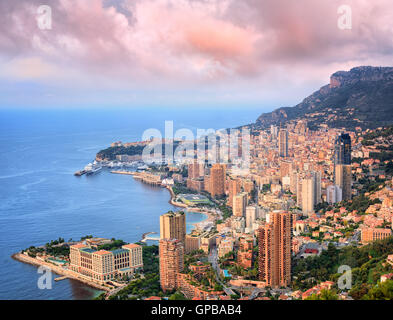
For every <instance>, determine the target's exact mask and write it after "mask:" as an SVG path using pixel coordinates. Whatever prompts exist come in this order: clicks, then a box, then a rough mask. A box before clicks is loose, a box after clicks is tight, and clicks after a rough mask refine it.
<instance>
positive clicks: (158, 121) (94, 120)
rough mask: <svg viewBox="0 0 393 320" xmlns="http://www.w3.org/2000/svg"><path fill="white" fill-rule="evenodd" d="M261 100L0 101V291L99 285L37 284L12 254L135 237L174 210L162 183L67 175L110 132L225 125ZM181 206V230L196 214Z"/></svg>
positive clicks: (49, 294) (62, 291) (64, 295)
mask: <svg viewBox="0 0 393 320" xmlns="http://www.w3.org/2000/svg"><path fill="white" fill-rule="evenodd" d="M262 111H265V110H261V109H260V108H256V107H252V108H223V107H219V108H207V107H204V108H186V107H185V108H159V107H157V108H154V107H149V108H136V107H134V108H100V109H95V108H81V109H77V108H70V109H65V108H63V109H57V108H52V109H49V108H46V109H29V108H19V109H16V110H12V109H0V147H1V152H0V283H1V285H0V299H2V300H3V299H5V300H8V299H28V300H30V299H48V300H52V299H53V300H72V299H79V300H86V299H92V298H94V297H95V296H97V295H99V294H100V291H99V290H96V289H94V288H92V287H90V286H87V285H85V284H82V283H80V282H78V281H75V280H70V279H66V280H62V281H58V282H55V281H53V279H54V278H55V277H56V275H53V278H52V282H51V289H39V287H38V280H39V277H40V276H41V275H42V274H40V273H38V268H37V267H35V266H32V265H28V264H24V263H21V262H18V261H16V260H13V259H12V258H11V255H12V254H13V253H15V252H18V251H20V250H22V249H25V248H28V247H29V246H31V245H34V246H39V245H44V244H45V243H47V242H50V241H51V240H56V239H58V238H59V237H61V238H64V239H65V240H66V241H68V240H70V239H73V240H78V239H80V238H81V237H82V236H85V235H93V236H97V237H104V238H116V239H122V240H124V241H126V242H136V241H139V240H141V237H142V234H143V233H146V232H157V233H158V232H159V216H160V215H161V214H163V213H165V212H167V211H168V210H176V208H175V207H173V206H172V205H170V204H169V203H168V201H169V198H170V195H169V192H168V191H167V190H166V189H164V188H157V187H150V186H148V185H145V184H143V183H141V182H139V181H135V180H134V179H133V178H132V177H131V176H127V175H116V174H111V173H110V172H109V171H105V170H103V171H101V172H100V173H98V174H96V175H92V176H82V177H75V176H74V175H73V174H74V172H75V171H77V170H80V169H82V168H83V167H84V166H85V165H86V164H88V163H89V162H92V161H93V160H94V158H95V154H96V153H97V152H98V151H99V150H101V149H104V148H106V147H108V146H109V145H110V144H111V143H112V142H114V141H123V142H132V141H139V140H141V137H142V134H143V132H144V131H145V130H147V129H151V128H154V129H158V130H160V132H162V134H163V135H164V125H165V121H173V124H174V129H175V130H177V129H182V128H187V129H190V130H192V131H193V132H194V134H196V130H197V129H210V128H213V129H222V128H233V127H237V126H240V125H244V124H248V123H251V122H254V121H255V119H256V118H257V117H258V116H259V115H260V113H261V112H262ZM205 218H206V217H205V216H204V215H203V214H200V213H191V212H188V213H187V215H186V220H187V231H188V232H190V231H191V230H192V228H193V226H192V223H196V222H199V221H202V220H204V219H205Z"/></svg>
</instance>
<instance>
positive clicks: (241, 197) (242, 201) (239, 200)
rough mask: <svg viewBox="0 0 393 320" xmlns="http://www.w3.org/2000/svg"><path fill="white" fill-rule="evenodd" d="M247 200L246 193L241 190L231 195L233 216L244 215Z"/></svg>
mask: <svg viewBox="0 0 393 320" xmlns="http://www.w3.org/2000/svg"><path fill="white" fill-rule="evenodd" d="M247 202H248V194H247V193H246V192H241V193H239V194H237V195H236V196H234V197H233V208H232V210H233V215H234V216H235V217H245V215H246V207H247Z"/></svg>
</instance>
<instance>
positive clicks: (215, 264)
mask: <svg viewBox="0 0 393 320" xmlns="http://www.w3.org/2000/svg"><path fill="white" fill-rule="evenodd" d="M208 260H209V262H210V263H211V264H212V267H213V269H214V270H215V271H216V280H217V282H218V283H219V284H221V285H222V287H223V288H224V292H225V293H226V294H227V295H228V296H230V295H235V294H236V293H235V292H234V291H233V290H232V289H231V288H229V287H227V286H226V285H225V284H224V283H223V282H222V281H221V279H220V271H221V270H220V266H219V265H218V253H217V248H215V247H214V248H212V249H211V250H210V253H209V256H208Z"/></svg>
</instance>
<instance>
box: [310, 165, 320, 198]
mask: <svg viewBox="0 0 393 320" xmlns="http://www.w3.org/2000/svg"><path fill="white" fill-rule="evenodd" d="M311 174H312V175H313V176H314V192H315V198H314V205H317V204H318V203H321V202H322V198H321V193H322V188H321V180H322V175H321V172H320V171H313V172H312V173H311Z"/></svg>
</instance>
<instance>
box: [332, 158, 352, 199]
mask: <svg viewBox="0 0 393 320" xmlns="http://www.w3.org/2000/svg"><path fill="white" fill-rule="evenodd" d="M334 177H335V184H336V185H337V186H339V187H340V188H341V190H342V200H350V199H351V197H352V169H351V165H347V164H338V165H336V166H335V176H334Z"/></svg>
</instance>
